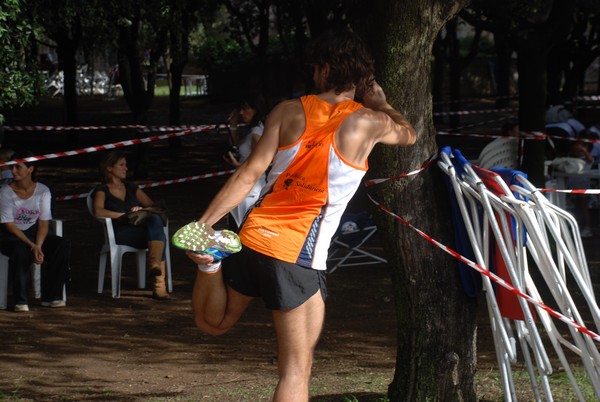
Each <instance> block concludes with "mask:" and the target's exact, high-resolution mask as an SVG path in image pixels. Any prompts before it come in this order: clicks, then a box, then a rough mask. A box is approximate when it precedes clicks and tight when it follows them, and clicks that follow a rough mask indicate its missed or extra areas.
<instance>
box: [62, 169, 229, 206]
mask: <svg viewBox="0 0 600 402" xmlns="http://www.w3.org/2000/svg"><path fill="white" fill-rule="evenodd" d="M233 172H235V169H229V170H221V171H219V172H213V173H206V174H202V175H198V176H188V177H182V178H180V179H172V180H161V181H155V182H152V183H146V184H140V186H139V187H140V188H150V187H160V186H167V185H169V184H178V183H184V182H188V181H195V180H200V179H208V178H210V177H218V176H224V175H227V174H231V173H233ZM88 194H89V193H81V194H72V195H63V196H59V197H56V201H68V200H75V199H79V198H85V197H87V196H88Z"/></svg>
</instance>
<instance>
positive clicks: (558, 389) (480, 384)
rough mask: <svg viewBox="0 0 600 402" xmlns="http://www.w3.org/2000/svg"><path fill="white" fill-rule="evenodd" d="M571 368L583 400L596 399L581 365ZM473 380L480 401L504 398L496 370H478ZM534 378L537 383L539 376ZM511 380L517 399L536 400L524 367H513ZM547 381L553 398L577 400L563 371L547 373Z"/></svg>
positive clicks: (488, 401)
mask: <svg viewBox="0 0 600 402" xmlns="http://www.w3.org/2000/svg"><path fill="white" fill-rule="evenodd" d="M571 369H572V371H573V377H574V378H575V381H576V383H577V385H578V386H579V389H580V391H581V393H582V395H583V398H584V400H586V401H594V400H597V396H596V394H595V393H594V389H593V388H592V385H591V384H590V381H589V378H588V376H587V374H586V372H585V370H584V369H583V368H581V367H571ZM475 380H476V384H477V396H478V398H479V400H480V401H482V402H492V401H503V400H504V391H503V388H502V384H501V381H500V375H499V372H498V371H497V370H488V371H479V372H478V373H477V375H476V376H475ZM536 380H537V381H538V384H539V377H538V378H536ZM513 381H514V384H515V390H516V393H517V397H518V399H519V400H525V401H530V400H536V397H535V395H534V392H533V388H532V384H531V381H530V378H529V375H528V373H527V371H526V370H525V369H524V368H518V369H514V368H513ZM548 383H549V386H550V391H551V392H552V397H553V399H554V400H556V401H565V402H568V401H577V400H578V398H577V395H576V393H575V390H574V389H573V386H572V385H571V382H570V381H569V378H568V376H567V374H566V373H565V372H564V371H560V372H558V371H555V372H554V373H552V374H551V375H549V376H548ZM538 387H539V388H540V392H541V393H542V399H546V398H544V397H543V391H542V390H541V386H540V385H538Z"/></svg>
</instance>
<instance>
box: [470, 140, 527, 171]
mask: <svg viewBox="0 0 600 402" xmlns="http://www.w3.org/2000/svg"><path fill="white" fill-rule="evenodd" d="M518 152H519V141H518V139H516V138H497V139H495V140H494V141H492V142H490V143H489V144H487V145H486V146H485V147H484V148H483V149H482V150H481V153H480V154H479V159H478V161H477V165H479V166H481V167H482V168H486V169H489V168H493V167H503V168H507V169H517V168H518V167H519V156H518Z"/></svg>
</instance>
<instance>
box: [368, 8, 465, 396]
mask: <svg viewBox="0 0 600 402" xmlns="http://www.w3.org/2000/svg"><path fill="white" fill-rule="evenodd" d="M464 4H465V2H464V1H432V0H417V1H415V0H405V1H389V2H376V3H375V4H373V3H371V4H370V7H371V12H370V13H369V15H371V16H372V18H373V20H372V21H370V25H369V27H370V30H369V31H367V32H369V42H370V44H371V48H372V49H373V52H374V55H375V57H376V60H377V69H378V80H379V82H380V83H381V85H382V87H383V88H384V90H385V91H386V94H387V96H388V102H389V103H390V104H392V105H393V106H394V107H396V108H397V109H398V110H400V111H402V112H403V113H404V114H405V116H406V117H407V118H408V120H409V121H410V122H411V123H412V124H413V126H414V127H415V129H416V130H417V135H418V137H417V143H416V144H415V145H414V146H412V147H410V148H393V147H381V148H377V149H376V151H375V152H374V154H373V157H372V158H371V176H372V177H389V176H392V175H397V174H400V173H405V172H409V171H412V170H415V169H417V168H418V167H420V166H421V165H422V164H423V163H424V162H425V161H427V160H428V159H429V158H430V157H431V156H432V155H434V154H435V153H436V151H437V146H436V142H435V128H434V126H433V120H432V102H431V96H430V92H431V88H430V87H431V52H432V46H433V43H434V40H435V38H436V35H437V33H438V31H439V29H441V27H442V26H443V24H444V23H445V22H446V21H447V20H448V19H450V18H451V17H452V16H453V15H455V14H456V13H457V12H458V11H459V9H460V8H461V7H462V6H464ZM442 179H443V177H442V173H441V171H440V170H439V169H438V167H437V166H436V165H435V164H434V165H431V166H430V167H429V168H428V169H426V170H424V171H423V172H421V173H419V174H417V175H415V176H411V178H409V179H400V180H394V181H390V182H387V183H385V184H382V185H379V186H377V187H375V188H372V189H371V190H370V193H371V194H372V195H373V196H374V198H376V199H377V200H378V201H380V202H381V203H383V204H384V205H385V206H386V207H387V208H389V209H391V210H393V211H394V212H395V213H397V214H398V215H399V216H401V217H402V218H403V219H405V220H407V221H408V222H410V223H411V224H413V225H414V226H415V227H417V228H419V229H421V230H422V231H424V232H425V233H427V234H429V235H430V236H432V237H433V238H435V239H436V240H438V241H441V242H442V243H444V244H447V245H448V246H450V247H454V242H453V237H452V227H451V223H450V210H449V201H448V196H447V193H446V188H445V185H444V183H443V181H442ZM376 219H377V220H378V225H379V228H380V234H381V235H380V237H381V239H382V240H383V241H384V242H385V244H384V245H385V247H386V249H387V250H391V251H390V252H389V253H388V258H389V265H390V269H391V271H392V280H393V284H394V292H395V300H396V310H397V322H398V345H397V346H398V350H397V357H396V370H395V374H394V379H393V382H392V383H391V384H390V386H389V397H390V400H392V401H444V402H447V401H474V400H476V394H475V387H474V371H475V358H476V355H475V330H476V323H475V315H476V300H474V299H470V298H468V297H467V296H466V294H465V293H464V291H463V290H462V287H461V284H460V281H459V276H458V271H457V268H456V266H457V262H456V260H454V259H453V258H451V257H449V256H448V255H447V254H446V253H445V252H443V251H442V250H440V249H438V248H436V247H435V246H434V245H433V244H431V243H429V242H427V241H426V240H425V239H424V238H423V237H421V236H419V234H418V233H417V232H416V231H414V230H411V229H410V228H408V227H407V226H405V225H403V224H402V223H400V222H398V221H397V220H395V219H394V218H392V217H390V216H389V215H386V214H385V213H383V212H381V211H379V213H378V214H376Z"/></svg>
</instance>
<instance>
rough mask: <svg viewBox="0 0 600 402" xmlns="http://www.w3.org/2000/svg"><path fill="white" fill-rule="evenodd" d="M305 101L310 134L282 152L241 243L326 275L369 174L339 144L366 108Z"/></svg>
mask: <svg viewBox="0 0 600 402" xmlns="http://www.w3.org/2000/svg"><path fill="white" fill-rule="evenodd" d="M300 101H301V103H302V107H303V108H304V114H305V117H306V129H305V131H304V133H303V134H302V135H301V136H300V138H298V140H297V141H296V142H294V143H293V144H291V145H288V146H285V147H281V148H279V149H278V150H277V153H276V155H275V158H274V160H273V165H272V168H271V171H270V173H269V177H268V178H267V185H266V186H265V187H264V188H263V190H262V193H261V196H260V198H259V201H258V202H257V203H256V205H255V207H254V208H253V209H252V210H251V211H250V212H249V213H248V215H247V216H246V220H245V221H244V223H243V225H242V228H241V231H240V238H241V240H242V243H243V245H244V246H245V247H249V248H251V249H253V250H255V251H258V252H259V253H262V254H264V255H267V256H270V257H273V258H276V259H278V260H281V261H286V262H290V263H293V264H298V265H301V266H304V267H310V268H314V269H321V270H324V269H326V260H327V252H328V249H329V245H330V242H331V238H332V236H333V234H334V233H335V231H336V229H337V227H338V225H339V222H340V219H341V216H342V213H343V212H344V210H345V209H346V206H347V205H348V202H349V201H350V199H351V198H352V196H353V195H354V193H355V192H356V189H357V188H358V186H359V185H360V182H361V180H362V178H363V176H364V175H365V173H366V171H367V168H368V165H367V161H366V160H365V161H364V165H363V166H357V165H354V164H352V163H350V162H348V161H346V160H345V159H344V157H343V156H342V155H341V154H340V153H339V151H338V149H337V147H336V144H335V134H336V132H337V129H338V127H339V126H340V124H342V122H343V121H344V119H345V118H346V117H348V115H350V114H351V113H352V112H354V111H355V110H357V109H359V108H361V107H362V105H360V104H359V103H357V102H354V101H352V100H349V101H345V102H340V103H338V104H336V105H332V104H330V103H328V102H325V101H323V100H321V99H320V98H319V97H317V96H315V95H309V96H303V97H302V98H300Z"/></svg>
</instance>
